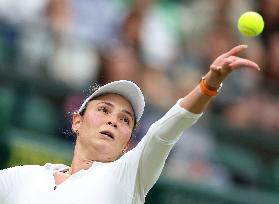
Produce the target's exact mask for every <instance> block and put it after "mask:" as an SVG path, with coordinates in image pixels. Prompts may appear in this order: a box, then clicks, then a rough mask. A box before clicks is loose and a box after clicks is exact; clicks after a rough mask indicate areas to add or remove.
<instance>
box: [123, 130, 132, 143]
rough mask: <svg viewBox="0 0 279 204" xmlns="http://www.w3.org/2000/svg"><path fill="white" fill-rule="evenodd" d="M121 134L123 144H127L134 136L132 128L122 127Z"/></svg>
mask: <svg viewBox="0 0 279 204" xmlns="http://www.w3.org/2000/svg"><path fill="white" fill-rule="evenodd" d="M120 134H121V135H122V137H121V140H122V142H123V145H126V144H127V142H128V141H129V140H130V138H131V136H132V130H131V129H130V128H122V129H121V133H120Z"/></svg>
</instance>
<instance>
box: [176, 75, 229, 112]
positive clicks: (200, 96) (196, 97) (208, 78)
mask: <svg viewBox="0 0 279 204" xmlns="http://www.w3.org/2000/svg"><path fill="white" fill-rule="evenodd" d="M223 80H224V77H221V76H218V74H217V73H214V72H212V71H209V72H208V73H207V74H206V75H205V83H206V84H207V85H209V86H211V87H214V88H216V89H218V88H219V87H220V84H221V83H222V81H223ZM212 98H213V97H211V96H208V95H206V94H204V93H203V92H202V91H201V89H200V86H199V85H197V86H196V87H195V88H194V89H193V90H192V91H191V92H190V93H189V94H187V95H186V96H185V97H184V98H183V99H182V100H181V102H180V106H181V107H183V108H185V109H186V110H188V111H189V112H192V113H196V114H199V113H202V112H204V110H205V109H206V107H207V105H208V104H209V102H210V101H211V99H212Z"/></svg>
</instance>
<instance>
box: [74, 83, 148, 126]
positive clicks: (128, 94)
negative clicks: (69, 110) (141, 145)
mask: <svg viewBox="0 0 279 204" xmlns="http://www.w3.org/2000/svg"><path fill="white" fill-rule="evenodd" d="M108 93H115V94H119V95H121V96H123V97H124V98H126V99H127V100H128V101H129V102H130V103H131V105H132V108H133V111H134V114H135V117H136V121H137V122H138V121H139V120H140V118H141V116H142V114H143V111H144V106H145V101H144V96H143V93H142V91H141V90H140V88H139V87H138V86H137V85H136V84H135V83H133V82H131V81H127V80H119V81H114V82H110V83H108V84H105V85H104V86H101V87H100V88H98V89H97V90H96V91H95V92H94V93H93V94H91V95H90V96H89V97H88V98H86V99H85V101H84V102H83V103H82V105H81V106H80V108H79V112H81V111H83V109H84V108H85V107H86V104H87V103H88V102H89V101H90V100H92V99H93V98H96V97H98V96H101V95H103V94H108Z"/></svg>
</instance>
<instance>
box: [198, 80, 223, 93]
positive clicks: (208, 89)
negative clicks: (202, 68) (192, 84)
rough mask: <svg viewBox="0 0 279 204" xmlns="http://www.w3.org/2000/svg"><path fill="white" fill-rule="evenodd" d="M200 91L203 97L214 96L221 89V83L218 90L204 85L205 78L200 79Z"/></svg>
mask: <svg viewBox="0 0 279 204" xmlns="http://www.w3.org/2000/svg"><path fill="white" fill-rule="evenodd" d="M199 85H200V90H201V92H202V93H204V94H205V95H207V96H216V95H217V94H218V92H219V90H220V89H221V87H222V85H223V84H222V83H221V84H220V87H219V88H218V89H216V88H214V87H211V86H208V85H207V84H206V83H205V78H204V77H202V78H201V80H200V83H199Z"/></svg>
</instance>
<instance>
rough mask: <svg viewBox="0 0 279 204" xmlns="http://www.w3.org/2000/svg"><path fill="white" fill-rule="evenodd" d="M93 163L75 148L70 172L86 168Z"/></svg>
mask: <svg viewBox="0 0 279 204" xmlns="http://www.w3.org/2000/svg"><path fill="white" fill-rule="evenodd" d="M92 164H93V161H92V160H90V159H88V158H87V157H86V156H85V155H84V154H82V152H80V151H78V148H77V147H76V148H75V151H74V157H73V161H72V165H71V169H70V174H74V173H76V172H78V171H80V170H82V169H83V170H87V169H89V168H90V167H91V166H92Z"/></svg>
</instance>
